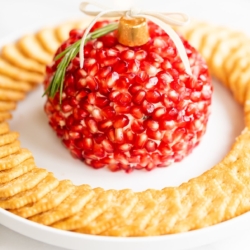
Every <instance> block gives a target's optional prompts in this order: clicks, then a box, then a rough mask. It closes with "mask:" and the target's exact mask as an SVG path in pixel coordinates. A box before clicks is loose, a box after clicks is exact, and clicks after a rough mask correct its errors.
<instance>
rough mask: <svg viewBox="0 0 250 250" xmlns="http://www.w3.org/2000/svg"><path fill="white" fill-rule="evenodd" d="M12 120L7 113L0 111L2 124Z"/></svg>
mask: <svg viewBox="0 0 250 250" xmlns="http://www.w3.org/2000/svg"><path fill="white" fill-rule="evenodd" d="M11 118H12V115H11V113H10V112H8V111H0V122H4V121H6V120H9V119H11Z"/></svg>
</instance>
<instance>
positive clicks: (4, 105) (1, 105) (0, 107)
mask: <svg viewBox="0 0 250 250" xmlns="http://www.w3.org/2000/svg"><path fill="white" fill-rule="evenodd" d="M15 108H16V102H15V101H0V112H2V111H3V112H6V111H10V110H14V109H15Z"/></svg>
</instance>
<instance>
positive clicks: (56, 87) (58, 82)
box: [43, 23, 118, 104]
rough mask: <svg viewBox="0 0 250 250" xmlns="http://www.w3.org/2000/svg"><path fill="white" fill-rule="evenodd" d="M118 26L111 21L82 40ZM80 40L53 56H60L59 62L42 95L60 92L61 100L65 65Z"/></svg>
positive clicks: (89, 38)
mask: <svg viewBox="0 0 250 250" xmlns="http://www.w3.org/2000/svg"><path fill="white" fill-rule="evenodd" d="M117 28H118V23H111V24H108V25H106V26H105V27H102V28H99V29H97V30H95V31H93V32H91V33H89V34H88V36H87V38H86V39H85V41H84V44H86V43H87V42H88V41H90V40H93V39H96V38H98V37H101V36H104V35H106V34H108V33H110V32H112V31H114V30H116V29H117ZM80 44H81V40H79V41H77V42H75V43H73V44H72V45H70V46H69V47H68V48H67V49H65V50H64V51H62V52H61V53H60V54H58V55H57V56H56V57H55V60H58V59H60V58H62V57H63V58H62V60H61V62H60V63H59V64H58V65H57V69H56V72H55V74H54V76H53V78H52V80H51V82H50V84H49V86H48V87H47V89H46V90H45V92H44V94H43V96H44V95H46V94H47V95H48V97H52V98H54V96H55V94H56V93H57V92H58V91H59V92H60V99H59V100H60V104H61V102H62V92H63V83H64V78H65V74H66V70H67V67H68V66H69V64H70V62H71V60H73V59H74V58H75V57H76V55H77V54H78V52H79V50H80Z"/></svg>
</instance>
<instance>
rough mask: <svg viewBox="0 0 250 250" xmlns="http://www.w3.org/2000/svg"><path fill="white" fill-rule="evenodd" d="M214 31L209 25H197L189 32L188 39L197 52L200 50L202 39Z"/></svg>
mask: <svg viewBox="0 0 250 250" xmlns="http://www.w3.org/2000/svg"><path fill="white" fill-rule="evenodd" d="M213 29H214V27H212V26H211V25H209V24H207V23H197V25H196V26H195V29H192V30H190V31H189V32H188V34H187V35H188V37H187V39H188V41H189V42H190V43H191V45H192V46H193V47H195V48H196V49H197V50H200V48H201V43H202V38H203V37H204V35H206V34H208V33H209V32H211V31H213Z"/></svg>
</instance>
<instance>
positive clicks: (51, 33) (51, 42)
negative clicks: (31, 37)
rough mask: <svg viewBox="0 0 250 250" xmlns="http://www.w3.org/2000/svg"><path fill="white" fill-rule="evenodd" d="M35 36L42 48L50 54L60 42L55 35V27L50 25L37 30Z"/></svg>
mask: <svg viewBox="0 0 250 250" xmlns="http://www.w3.org/2000/svg"><path fill="white" fill-rule="evenodd" d="M36 36H37V38H38V40H39V41H40V43H41V44H42V46H43V47H44V49H45V50H46V51H47V52H48V53H50V54H52V55H53V54H54V53H55V51H56V50H57V49H58V47H59V46H60V44H61V43H60V41H59V40H58V39H57V37H56V35H55V29H54V28H52V27H46V28H43V29H41V30H39V31H38V32H37V34H36Z"/></svg>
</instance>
